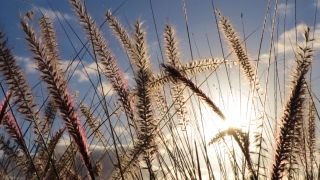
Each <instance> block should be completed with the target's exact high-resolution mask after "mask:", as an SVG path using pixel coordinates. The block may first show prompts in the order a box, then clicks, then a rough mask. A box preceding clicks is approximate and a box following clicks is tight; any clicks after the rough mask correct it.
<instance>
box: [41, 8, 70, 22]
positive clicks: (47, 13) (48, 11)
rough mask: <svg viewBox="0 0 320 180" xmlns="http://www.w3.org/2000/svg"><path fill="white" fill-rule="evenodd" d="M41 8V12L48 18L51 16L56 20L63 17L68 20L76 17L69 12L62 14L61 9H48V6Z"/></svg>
mask: <svg viewBox="0 0 320 180" xmlns="http://www.w3.org/2000/svg"><path fill="white" fill-rule="evenodd" d="M40 10H41V12H42V13H43V14H44V15H45V16H47V17H48V18H50V19H51V20H52V21H55V20H56V19H57V18H59V19H63V17H64V18H65V19H66V20H72V19H74V18H73V17H72V16H71V15H69V14H66V13H62V14H60V12H59V11H52V10H51V9H46V8H43V7H40Z"/></svg>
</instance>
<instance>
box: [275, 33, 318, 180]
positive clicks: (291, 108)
mask: <svg viewBox="0 0 320 180" xmlns="http://www.w3.org/2000/svg"><path fill="white" fill-rule="evenodd" d="M309 33H310V28H309V27H307V28H306V30H305V32H304V38H305V47H301V46H298V47H299V49H298V52H297V56H296V63H297V67H296V69H295V72H294V74H293V75H292V76H293V80H292V89H291V94H290V97H289V99H288V101H287V103H286V105H285V108H284V114H283V117H282V119H281V123H282V124H281V127H280V134H279V137H278V139H277V147H276V152H275V157H274V162H273V169H272V171H271V179H272V180H276V179H281V178H282V177H283V175H284V172H285V170H287V169H288V162H290V161H291V162H293V161H295V158H296V157H295V151H297V147H296V146H295V145H296V144H300V142H301V135H300V133H299V132H301V128H302V120H303V105H304V101H305V98H304V95H305V92H306V80H305V77H304V76H305V74H306V73H307V72H308V70H309V68H310V65H311V62H312V57H313V53H312V52H313V51H312V49H311V48H310V47H309V46H308V45H309V43H310V42H311V41H313V40H312V39H309Z"/></svg>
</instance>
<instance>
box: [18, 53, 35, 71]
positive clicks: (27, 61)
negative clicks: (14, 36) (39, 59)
mask: <svg viewBox="0 0 320 180" xmlns="http://www.w3.org/2000/svg"><path fill="white" fill-rule="evenodd" d="M16 59H17V61H20V62H22V63H23V64H24V66H25V68H24V69H25V72H26V73H36V72H37V71H38V70H37V69H36V68H37V64H36V63H35V62H34V60H32V59H31V58H28V57H22V56H16Z"/></svg>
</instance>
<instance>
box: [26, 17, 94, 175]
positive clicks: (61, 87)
mask: <svg viewBox="0 0 320 180" xmlns="http://www.w3.org/2000/svg"><path fill="white" fill-rule="evenodd" d="M20 24H21V26H22V28H23V30H24V32H25V33H26V35H27V37H26V40H27V41H28V43H29V46H30V50H31V51H32V52H33V53H34V59H35V60H36V62H37V64H38V67H39V70H40V71H41V72H42V76H41V77H42V79H43V81H45V82H46V83H47V84H48V85H47V88H48V90H49V94H50V97H51V99H52V100H53V101H54V104H55V106H56V107H58V108H59V109H60V112H61V116H62V119H63V120H64V122H65V124H66V128H67V130H68V132H69V133H70V135H71V137H72V138H73V139H74V141H75V142H76V144H77V147H78V150H79V152H80V155H81V158H82V161H83V162H84V165H85V167H86V169H87V172H88V173H89V174H90V178H91V179H95V178H94V174H93V170H92V165H91V160H90V155H89V148H88V143H87V137H86V136H85V134H84V130H83V128H82V126H81V125H80V119H79V117H78V115H77V113H76V111H75V109H74V107H73V100H72V98H71V95H70V94H69V92H68V90H67V82H66V81H65V80H64V78H63V73H62V72H61V71H60V69H57V68H56V66H55V63H54V62H53V60H52V59H51V58H48V56H47V51H46V48H45V46H43V45H42V44H41V43H40V41H39V40H38V39H37V37H36V35H35V33H34V31H33V30H32V28H31V27H30V26H29V25H28V24H27V23H26V22H25V21H23V20H21V21H20Z"/></svg>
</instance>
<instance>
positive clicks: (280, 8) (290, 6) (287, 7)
mask: <svg viewBox="0 0 320 180" xmlns="http://www.w3.org/2000/svg"><path fill="white" fill-rule="evenodd" d="M293 8H294V5H293V4H287V5H286V4H285V3H282V4H278V13H279V14H282V15H284V14H285V13H287V15H288V14H290V13H291V11H292V9H293ZM286 11H287V12H286Z"/></svg>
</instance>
